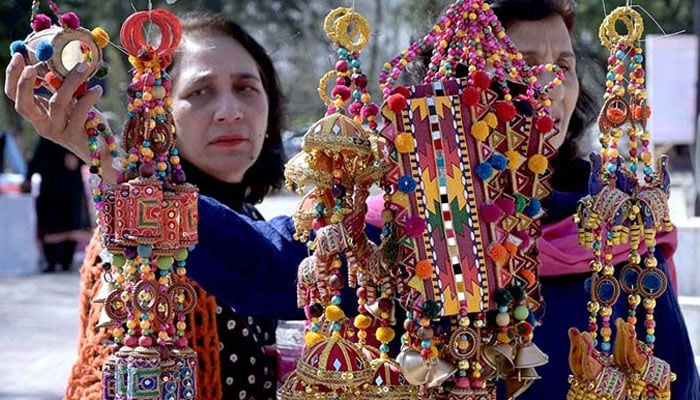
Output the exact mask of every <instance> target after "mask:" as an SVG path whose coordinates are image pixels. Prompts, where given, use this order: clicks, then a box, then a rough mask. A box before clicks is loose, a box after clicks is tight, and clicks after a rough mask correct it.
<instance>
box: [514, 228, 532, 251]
mask: <svg viewBox="0 0 700 400" xmlns="http://www.w3.org/2000/svg"><path fill="white" fill-rule="evenodd" d="M515 236H516V237H517V238H518V239H520V240H522V243H520V248H521V249H527V248H528V247H530V235H528V234H527V232H525V231H517V232H515Z"/></svg>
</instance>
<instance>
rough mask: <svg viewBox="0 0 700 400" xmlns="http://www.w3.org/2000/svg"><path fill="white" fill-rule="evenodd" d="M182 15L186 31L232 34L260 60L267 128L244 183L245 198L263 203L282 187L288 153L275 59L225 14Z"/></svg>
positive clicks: (186, 33)
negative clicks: (283, 143) (285, 149)
mask: <svg viewBox="0 0 700 400" xmlns="http://www.w3.org/2000/svg"><path fill="white" fill-rule="evenodd" d="M179 18H180V22H181V23H182V30H183V34H184V35H188V34H195V33H203V34H210V35H222V36H226V37H230V38H232V39H234V40H235V41H237V42H238V43H240V44H241V46H243V48H244V49H246V51H247V52H248V53H249V54H250V55H251V56H252V57H253V59H254V60H255V62H256V63H257V64H258V69H259V71H260V76H261V79H262V84H263V87H264V88H265V93H266V94H267V101H268V108H269V112H268V117H267V132H266V136H265V142H264V143H263V147H262V150H261V151H260V156H259V157H258V159H257V160H256V161H255V163H253V165H252V166H251V167H250V168H249V169H248V170H247V171H246V173H245V175H244V176H243V180H242V182H241V184H242V185H243V186H244V193H245V198H244V201H245V202H247V203H252V204H256V203H260V202H261V201H262V200H263V198H264V197H265V196H266V195H267V194H269V193H271V192H273V191H275V190H277V189H279V188H280V187H282V181H283V180H284V160H285V157H284V148H283V147H282V124H283V118H284V108H283V104H284V98H283V95H282V91H281V89H280V84H279V80H278V78H277V72H276V71H275V67H274V65H273V64H272V60H271V59H270V56H268V55H267V52H266V51H265V48H263V47H262V46H261V45H260V44H259V43H258V42H257V41H256V40H255V39H253V37H252V36H250V35H249V34H248V32H246V31H245V30H243V28H241V27H240V26H239V25H238V24H236V23H235V22H233V21H231V20H230V19H228V18H226V17H224V16H223V15H221V14H215V13H206V12H189V13H186V14H184V15H181V16H179ZM177 59H178V53H177V52H176V53H175V57H174V59H173V68H172V70H173V71H175V70H176V68H177V67H176V64H177ZM175 73H177V72H175ZM191 161H192V160H190V162H191Z"/></svg>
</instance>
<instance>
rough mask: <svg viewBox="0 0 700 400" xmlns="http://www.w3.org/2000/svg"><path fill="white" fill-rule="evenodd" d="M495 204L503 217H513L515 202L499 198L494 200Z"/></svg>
mask: <svg viewBox="0 0 700 400" xmlns="http://www.w3.org/2000/svg"><path fill="white" fill-rule="evenodd" d="M496 204H498V207H500V208H501V210H502V211H503V214H505V215H513V213H514V212H515V202H514V201H513V200H511V199H507V198H505V197H501V198H500V199H498V200H496Z"/></svg>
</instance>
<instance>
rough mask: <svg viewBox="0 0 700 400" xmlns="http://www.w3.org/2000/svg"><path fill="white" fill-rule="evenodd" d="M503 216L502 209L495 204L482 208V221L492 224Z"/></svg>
mask: <svg viewBox="0 0 700 400" xmlns="http://www.w3.org/2000/svg"><path fill="white" fill-rule="evenodd" d="M502 215H503V211H502V210H501V208H500V207H499V206H497V205H495V204H486V205H484V206H482V207H481V219H482V220H484V221H485V222H488V223H492V222H496V221H498V220H499V219H500V218H501V216H502Z"/></svg>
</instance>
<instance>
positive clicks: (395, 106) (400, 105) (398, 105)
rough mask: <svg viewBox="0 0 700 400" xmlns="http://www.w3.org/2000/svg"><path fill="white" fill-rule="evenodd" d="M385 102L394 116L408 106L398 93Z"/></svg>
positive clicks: (403, 97) (404, 98)
mask: <svg viewBox="0 0 700 400" xmlns="http://www.w3.org/2000/svg"><path fill="white" fill-rule="evenodd" d="M386 101H387V103H388V104H389V108H390V109H391V111H393V112H394V113H395V114H400V113H401V111H402V110H403V109H404V108H405V107H406V104H408V102H407V101H406V97H405V96H404V95H402V94H399V93H397V94H392V95H391V96H389V98H388V99H387V100H386Z"/></svg>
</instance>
